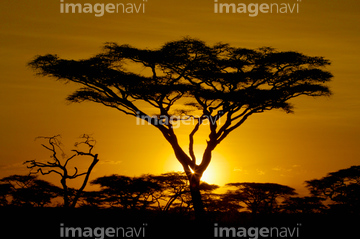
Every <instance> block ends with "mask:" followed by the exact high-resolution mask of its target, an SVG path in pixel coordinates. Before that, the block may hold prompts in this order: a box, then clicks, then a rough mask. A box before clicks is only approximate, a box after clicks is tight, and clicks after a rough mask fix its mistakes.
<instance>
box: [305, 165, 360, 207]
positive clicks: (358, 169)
mask: <svg viewBox="0 0 360 239" xmlns="http://www.w3.org/2000/svg"><path fill="white" fill-rule="evenodd" d="M306 184H307V188H308V189H309V190H310V193H311V194H312V195H313V196H316V197H320V198H323V199H324V200H325V199H330V200H331V201H332V202H333V204H331V205H330V206H332V208H334V209H338V210H342V211H348V212H355V213H360V197H359V195H360V166H351V167H350V168H346V169H341V170H339V171H336V172H331V173H329V174H328V175H327V176H325V177H323V178H321V179H313V180H309V181H306Z"/></svg>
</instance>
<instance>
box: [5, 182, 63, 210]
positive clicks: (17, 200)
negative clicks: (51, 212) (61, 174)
mask: <svg viewBox="0 0 360 239" xmlns="http://www.w3.org/2000/svg"><path fill="white" fill-rule="evenodd" d="M0 182H2V183H3V184H0V188H1V189H3V190H4V189H5V190H6V194H7V195H3V197H2V200H1V203H2V205H14V206H30V207H44V206H46V205H48V204H50V203H51V199H53V198H55V197H57V196H58V195H59V193H60V188H59V187H56V186H55V185H53V184H51V183H49V182H47V181H44V180H41V179H38V178H37V177H36V176H33V175H11V176H8V177H4V178H2V179H0ZM4 187H5V188H4ZM4 196H10V197H11V199H8V198H7V197H4ZM9 201H10V202H9Z"/></svg>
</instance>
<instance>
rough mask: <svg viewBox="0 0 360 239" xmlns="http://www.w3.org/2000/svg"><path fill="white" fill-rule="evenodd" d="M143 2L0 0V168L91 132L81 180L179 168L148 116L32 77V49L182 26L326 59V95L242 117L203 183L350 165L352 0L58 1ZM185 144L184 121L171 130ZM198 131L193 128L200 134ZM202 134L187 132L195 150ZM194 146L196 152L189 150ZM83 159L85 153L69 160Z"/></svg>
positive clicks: (353, 140) (97, 44)
mask: <svg viewBox="0 0 360 239" xmlns="http://www.w3.org/2000/svg"><path fill="white" fill-rule="evenodd" d="M64 2H65V3H85V2H88V3H92V4H95V3H97V2H99V3H114V4H116V3H136V4H140V3H142V4H145V13H133V14H123V13H105V14H104V16H102V17H96V16H95V15H94V13H93V14H91V13H68V14H66V13H60V0H31V1H29V0H16V1H14V0H2V1H1V2H0V42H1V44H0V54H1V58H0V61H1V62H0V72H1V73H0V119H1V125H0V130H1V138H0V177H3V176H7V175H10V174H14V173H19V174H25V173H27V170H26V169H25V168H24V166H23V165H21V163H22V162H24V161H26V160H32V159H38V160H45V159H48V158H47V157H46V156H47V154H48V153H47V152H46V151H45V150H44V149H43V148H42V147H41V146H40V142H39V141H34V138H35V137H37V136H40V135H41V136H53V135H56V134H61V135H63V143H64V145H65V146H66V149H67V150H70V149H71V146H72V144H73V142H75V141H76V140H77V139H76V137H78V136H79V135H81V134H83V133H88V134H92V136H93V137H94V138H95V139H96V140H97V142H98V143H97V146H96V148H95V149H94V150H96V152H97V153H99V158H100V160H101V163H99V164H98V165H97V166H96V167H95V169H94V171H93V175H92V178H93V179H94V178H95V177H99V176H103V175H105V174H107V175H108V174H113V173H117V174H125V175H129V176H137V175H141V174H144V173H154V174H159V173H164V172H167V171H173V170H180V169H181V167H179V163H178V162H177V161H176V160H175V158H174V157H173V155H172V151H171V147H170V145H168V143H167V142H166V141H165V139H163V138H162V135H161V134H160V132H158V131H157V130H156V129H155V128H154V127H152V126H138V125H136V123H135V118H133V117H130V116H125V115H123V114H122V113H120V112H118V111H116V110H114V109H110V108H106V107H104V106H102V105H96V104H95V103H81V104H68V103H67V102H66V101H65V98H66V96H67V95H68V94H69V93H71V92H72V91H73V90H74V89H76V85H74V84H67V85H63V84H62V83H60V82H56V81H55V80H52V79H49V78H42V77H37V76H35V75H34V72H33V71H32V70H31V69H30V68H29V67H27V65H26V64H27V63H28V62H29V61H30V60H31V59H33V57H34V56H35V55H39V54H40V55H41V54H47V53H52V54H58V55H59V56H60V57H62V58H67V59H80V58H87V57H90V56H93V55H94V54H97V53H99V52H100V51H101V47H102V46H103V44H104V43H105V42H117V43H118V44H131V45H133V46H135V47H141V48H157V47H160V46H161V45H162V44H163V43H165V42H167V41H171V40H179V39H181V38H182V37H184V36H190V37H194V38H198V39H201V40H203V41H205V42H207V43H209V44H213V43H216V42H220V41H221V42H224V43H230V44H231V45H233V46H237V47H247V48H257V47H261V46H271V47H274V48H277V49H278V50H282V51H286V50H293V51H299V52H301V53H304V54H306V55H311V56H324V57H326V58H328V59H330V60H331V62H332V65H331V66H330V67H328V70H329V71H331V72H332V73H333V74H334V78H333V81H332V82H331V83H330V88H331V90H332V91H333V93H334V94H333V96H331V97H330V98H317V99H313V98H298V99H295V100H293V103H294V104H295V107H296V108H295V114H285V113H283V112H281V111H272V112H265V113H263V114H258V115H255V116H252V117H250V118H249V119H248V121H247V122H246V123H245V124H244V125H243V126H241V127H240V128H238V129H237V130H236V131H235V132H233V133H232V134H230V135H229V136H228V138H227V139H225V140H224V141H223V142H222V143H221V144H220V145H219V146H218V147H217V148H216V149H215V152H214V154H213V155H214V156H213V161H212V163H211V164H210V166H209V168H208V172H207V173H206V174H205V175H204V179H206V180H208V181H209V182H211V183H216V184H220V185H223V184H225V183H228V182H244V181H250V182H277V183H281V184H285V185H289V186H292V187H295V188H297V189H298V191H299V192H302V191H304V189H303V185H302V183H303V182H304V181H305V180H310V179H313V178H319V177H322V176H325V174H326V173H327V172H330V171H336V170H338V169H341V168H346V167H349V166H351V165H359V163H360V150H359V145H360V126H359V122H360V94H359V90H360V79H359V76H360V67H359V66H360V59H359V55H360V44H359V42H360V29H359V28H360V27H359V26H360V18H359V16H360V15H359V7H360V2H359V1H357V0H346V1H340V0H331V1H320V0H311V1H310V0H302V1H296V0H271V1H269V0H262V1H259V2H258V1H256V0H252V1H248V0H230V1H222V0H219V1H218V2H219V3H246V4H248V3H278V4H281V3H286V4H289V5H290V6H293V4H299V5H298V6H299V13H284V14H281V13H259V15H258V16H256V17H250V16H249V15H248V14H245V13H234V14H233V13H229V14H226V13H223V14H220V13H218V14H216V13H214V1H213V0H197V1H193V0H192V1H191V0H166V1H160V0H147V1H143V0H132V1H130V0H102V1H98V0H87V1H85V0H65V1H64ZM178 133H179V138H180V140H183V141H182V142H185V140H187V137H188V132H186V129H185V128H184V129H183V128H181V129H179V132H178ZM201 136H202V137H201ZM205 139H206V134H205V133H204V134H201V135H199V137H197V138H196V142H195V144H197V146H196V147H197V148H198V149H201V147H202V146H203V145H204V144H205ZM198 153H199V154H200V153H201V152H200V151H198ZM79 164H84V165H86V162H79Z"/></svg>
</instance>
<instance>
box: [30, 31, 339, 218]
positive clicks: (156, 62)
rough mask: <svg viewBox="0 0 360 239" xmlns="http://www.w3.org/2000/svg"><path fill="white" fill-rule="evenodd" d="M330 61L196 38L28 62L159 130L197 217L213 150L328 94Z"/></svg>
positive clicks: (77, 95)
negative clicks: (250, 124) (188, 125)
mask: <svg viewBox="0 0 360 239" xmlns="http://www.w3.org/2000/svg"><path fill="white" fill-rule="evenodd" d="M329 64H330V62H329V60H327V59H324V58H323V57H310V56H306V55H303V54H301V53H298V52H292V51H288V52H279V51H276V50H275V49H273V48H269V47H263V48H259V49H255V50H252V49H245V48H238V47H232V46H230V45H228V44H222V43H218V44H215V45H213V46H209V45H207V44H205V43H204V42H202V41H200V40H196V39H192V38H184V39H182V40H179V41H172V42H168V43H166V44H164V45H163V46H162V47H161V48H160V49H157V50H149V49H138V48H135V47H131V46H129V45H117V44H116V43H107V44H106V45H105V47H104V52H103V53H101V54H99V55H96V56H94V57H91V58H89V59H85V60H66V59H61V58H59V57H58V56H57V55H44V56H36V58H35V59H34V60H32V61H31V62H30V63H29V65H30V66H31V67H32V68H34V69H35V70H36V71H37V73H38V74H40V75H43V76H51V77H55V78H57V79H59V80H63V81H65V82H69V81H71V82H75V83H78V84H80V85H82V87H81V88H80V89H79V90H77V91H75V92H74V93H73V94H71V95H69V96H68V97H67V100H69V101H71V102H83V101H92V102H96V103H101V104H103V105H105V106H108V107H112V108H115V109H117V110H119V111H120V112H122V113H124V114H127V115H131V116H134V117H137V118H141V119H144V120H145V121H147V122H148V123H149V124H151V125H153V126H154V127H156V128H157V129H158V130H159V131H160V132H161V134H162V135H163V136H164V138H165V139H166V140H167V141H168V142H169V143H170V145H171V147H172V149H173V151H174V154H175V156H176V158H177V160H178V161H179V162H180V163H181V165H182V166H183V169H184V172H185V173H186V175H187V177H188V180H189V181H190V183H189V186H190V191H191V195H192V200H193V204H194V208H195V212H196V213H197V214H198V216H200V215H201V214H202V212H203V203H202V200H201V194H200V179H201V177H202V175H203V173H204V171H205V170H206V168H207V167H208V165H209V164H210V162H211V155H212V151H213V150H214V149H215V147H216V146H217V145H218V144H220V142H222V141H223V140H224V139H225V138H226V137H227V136H228V135H229V134H230V133H231V132H232V131H233V130H235V129H236V128H238V127H239V126H241V125H242V124H243V123H244V122H245V121H246V120H247V119H248V118H249V117H250V116H251V115H253V114H256V113H262V112H265V111H268V110H273V109H282V110H284V111H285V112H287V113H290V112H293V110H292V105H291V104H290V103H289V100H290V99H292V98H295V97H298V96H301V95H305V96H313V97H317V96H328V95H330V94H331V92H330V90H329V89H328V87H327V86H326V85H324V83H325V82H328V81H329V80H330V79H331V78H332V74H331V73H330V72H327V71H324V70H322V68H323V67H325V66H327V65H329ZM127 66H131V67H127ZM129 69H131V70H129ZM140 102H143V103H147V104H148V106H151V107H152V111H153V112H154V111H156V117H152V116H151V115H150V113H151V111H149V112H145V111H146V110H147V109H149V107H148V106H145V107H143V108H139V107H140V105H142V106H143V105H144V104H138V103H140ZM197 114H198V115H197ZM169 119H172V120H169ZM186 119H192V120H194V121H195V124H194V126H193V128H192V130H191V131H190V133H189V145H188V148H187V149H185V148H182V147H181V146H180V144H179V142H178V138H177V135H176V133H175V127H174V126H175V123H178V122H181V121H180V120H186ZM219 119H222V122H220V121H219ZM206 122H209V123H206ZM205 123H206V124H205ZM201 126H204V127H208V130H209V134H208V139H207V141H206V142H207V145H206V148H205V150H204V152H203V155H202V159H201V160H200V162H199V161H197V159H196V157H195V152H194V135H195V134H196V133H197V132H199V128H200V127H201ZM186 152H188V153H186Z"/></svg>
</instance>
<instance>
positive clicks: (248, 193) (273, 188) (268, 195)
mask: <svg viewBox="0 0 360 239" xmlns="http://www.w3.org/2000/svg"><path fill="white" fill-rule="evenodd" d="M227 186H231V187H236V189H235V190H229V191H228V192H227V193H226V194H225V195H224V200H226V201H228V202H230V203H234V204H239V203H243V204H245V205H246V206H247V208H248V210H250V211H251V212H252V213H272V212H278V211H279V209H280V201H279V200H284V199H286V198H288V197H289V196H292V195H295V194H296V193H295V189H293V188H291V187H288V186H284V185H280V184H276V183H229V184H227Z"/></svg>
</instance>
